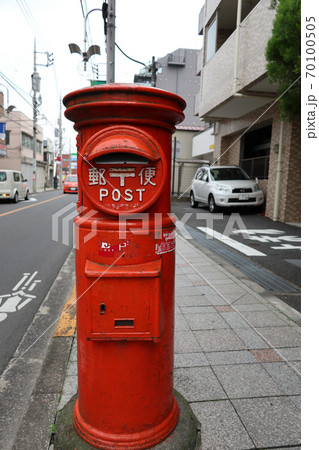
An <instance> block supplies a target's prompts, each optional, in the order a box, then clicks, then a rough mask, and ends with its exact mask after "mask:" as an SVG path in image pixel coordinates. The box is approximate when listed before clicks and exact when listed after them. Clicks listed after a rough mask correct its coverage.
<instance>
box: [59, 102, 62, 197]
mask: <svg viewBox="0 0 319 450" xmlns="http://www.w3.org/2000/svg"><path fill="white" fill-rule="evenodd" d="M58 122H59V155H60V167H59V189H62V100H61V97H60V116H59V120H58Z"/></svg>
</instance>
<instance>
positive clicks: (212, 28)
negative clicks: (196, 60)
mask: <svg viewBox="0 0 319 450" xmlns="http://www.w3.org/2000/svg"><path fill="white" fill-rule="evenodd" d="M216 34H217V16H215V17H214V19H213V21H212V22H211V24H210V25H209V26H208V28H207V31H206V56H205V62H208V61H209V60H210V58H211V57H212V56H213V55H214V54H215V52H216Z"/></svg>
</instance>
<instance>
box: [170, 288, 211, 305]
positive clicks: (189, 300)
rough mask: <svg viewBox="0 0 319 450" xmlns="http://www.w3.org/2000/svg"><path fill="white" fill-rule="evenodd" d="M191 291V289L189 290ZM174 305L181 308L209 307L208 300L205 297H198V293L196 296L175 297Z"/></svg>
mask: <svg viewBox="0 0 319 450" xmlns="http://www.w3.org/2000/svg"><path fill="white" fill-rule="evenodd" d="M189 289H191V288H189ZM175 303H176V304H177V305H178V306H180V307H182V306H208V305H211V302H210V301H209V299H207V298H206V297H205V295H200V294H199V292H198V293H197V295H186V294H185V295H176V296H175Z"/></svg>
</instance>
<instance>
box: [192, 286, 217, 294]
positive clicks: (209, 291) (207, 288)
mask: <svg viewBox="0 0 319 450" xmlns="http://www.w3.org/2000/svg"><path fill="white" fill-rule="evenodd" d="M197 289H198V290H199V292H200V293H201V294H205V295H218V292H216V290H215V289H213V288H212V287H211V286H197Z"/></svg>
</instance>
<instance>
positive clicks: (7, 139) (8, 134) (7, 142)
mask: <svg viewBox="0 0 319 450" xmlns="http://www.w3.org/2000/svg"><path fill="white" fill-rule="evenodd" d="M10 133H11V131H8V130H7V131H6V145H10Z"/></svg>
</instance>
